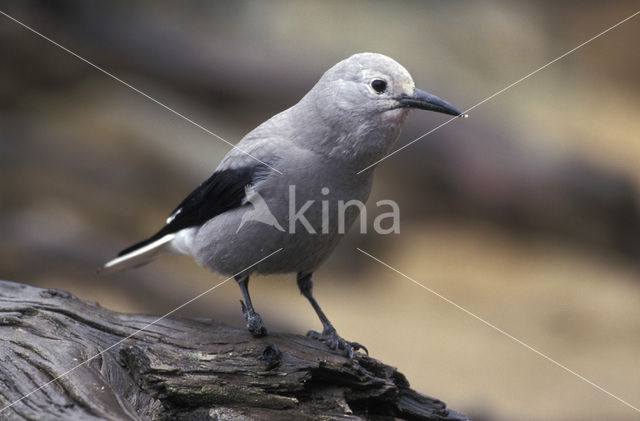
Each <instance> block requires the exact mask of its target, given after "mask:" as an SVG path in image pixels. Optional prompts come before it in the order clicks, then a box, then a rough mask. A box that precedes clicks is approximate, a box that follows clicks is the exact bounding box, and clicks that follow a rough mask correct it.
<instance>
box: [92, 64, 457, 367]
mask: <svg viewBox="0 0 640 421" xmlns="http://www.w3.org/2000/svg"><path fill="white" fill-rule="evenodd" d="M412 108H419V109H423V110H429V111H436V112H440V113H445V114H449V115H454V116H459V115H460V112H459V111H458V110H457V109H456V108H455V107H453V106H452V105H451V104H449V103H447V102H445V101H443V100H442V99H440V98H438V97H437V96H435V95H432V94H429V93H427V92H424V91H422V90H420V89H417V88H415V86H414V82H413V79H412V78H411V75H409V72H407V70H406V69H405V68H404V67H402V66H401V65H400V64H398V63H397V62H395V61H394V60H392V59H391V58H389V57H386V56H384V55H381V54H373V53H362V54H355V55H353V56H351V57H349V58H347V59H346V60H343V61H341V62H339V63H338V64H336V65H335V66H333V67H332V68H331V69H329V70H328V71H327V72H326V73H325V74H324V75H322V77H321V78H320V80H319V81H318V83H316V85H315V86H314V87H313V88H312V89H311V90H310V91H309V92H308V93H307V94H306V95H305V96H304V97H303V98H302V99H301V100H300V102H298V103H297V104H296V105H294V106H293V107H291V108H289V109H287V110H285V111H283V112H281V113H279V114H277V115H275V116H274V117H272V118H270V119H269V120H267V121H265V122H264V123H262V124H261V125H260V126H258V127H257V128H255V129H254V130H252V131H251V132H250V133H249V134H247V135H246V136H245V137H244V138H243V139H242V140H241V141H240V142H239V143H238V144H237V147H236V148H234V149H232V150H231V151H229V153H228V154H227V155H226V156H225V157H224V159H223V160H222V162H221V163H220V165H218V168H217V169H216V170H215V172H214V173H213V175H212V176H211V177H209V178H208V179H207V180H205V181H204V182H203V183H202V184H200V186H199V187H198V188H196V189H195V190H194V191H193V192H192V193H191V194H189V196H187V198H186V199H184V200H183V201H182V203H180V205H179V206H178V207H177V208H176V209H175V211H174V212H173V213H172V214H171V216H170V217H169V219H168V220H167V223H166V225H165V226H164V227H162V228H161V229H160V231H158V232H157V233H156V234H154V235H153V236H151V237H149V238H148V239H146V240H144V241H142V242H140V243H138V244H135V245H133V246H131V247H129V248H127V249H125V250H123V251H122V252H120V254H118V256H119V257H118V258H116V259H114V260H111V261H110V262H108V263H106V264H105V265H104V268H103V271H105V272H110V271H115V270H120V269H126V268H132V267H136V266H140V265H142V264H145V263H148V262H150V261H151V260H153V259H154V258H156V257H157V256H158V255H160V254H163V253H166V252H168V253H180V254H188V255H191V256H193V257H194V258H195V260H196V261H197V262H198V263H199V264H200V265H202V266H204V267H206V268H208V269H210V270H211V271H213V272H215V273H218V274H222V275H226V276H232V275H233V276H235V279H236V281H237V282H238V285H239V286H240V289H241V291H242V295H243V297H244V301H241V305H242V312H243V313H244V317H245V319H246V322H247V328H248V329H249V331H250V332H251V333H252V334H253V335H254V336H262V335H265V334H266V332H267V330H266V328H265V326H264V324H263V322H262V319H261V317H260V315H259V314H258V313H257V312H256V311H255V310H254V308H253V304H252V303H251V298H250V297H249V291H248V288H247V286H248V283H249V276H250V274H251V273H261V274H274V273H296V274H297V280H298V287H299V288H300V292H301V293H302V295H304V296H305V297H306V298H307V299H308V300H309V302H310V303H311V305H312V306H313V309H314V310H315V312H316V313H317V314H318V317H319V318H320V320H321V321H322V326H323V330H322V332H321V333H319V332H314V331H310V332H309V334H308V335H309V336H311V337H313V338H316V339H319V340H321V341H323V342H324V343H326V344H327V345H328V346H329V347H330V348H331V349H333V350H338V351H340V352H342V353H345V354H346V355H349V356H350V357H353V353H354V351H357V350H358V349H365V348H364V347H363V346H362V345H360V344H358V343H356V342H350V341H346V340H344V339H342V338H341V337H340V336H338V334H337V332H336V330H335V328H334V327H333V325H332V324H331V322H330V321H329V319H328V318H327V317H326V316H325V314H324V313H323V311H322V310H321V309H320V306H319V305H318V303H317V302H316V300H315V298H314V297H313V295H312V288H313V281H312V278H311V274H312V273H313V272H314V271H315V270H316V269H317V268H318V266H319V265H320V263H322V262H323V261H324V260H325V259H326V258H327V256H329V254H330V253H331V252H332V251H333V249H334V248H335V246H336V245H337V243H338V241H339V240H340V239H341V238H342V235H343V234H344V228H345V227H349V226H350V225H351V224H352V223H353V222H354V220H355V219H356V218H357V216H358V214H359V207H358V206H348V207H346V210H345V209H344V207H343V209H342V211H343V215H342V216H340V215H339V213H338V211H339V209H338V207H337V206H336V204H337V203H339V201H342V203H343V204H344V203H347V202H349V201H351V200H356V201H360V202H363V203H364V202H366V200H367V198H368V196H369V192H370V191H371V185H372V182H373V170H367V171H364V172H362V173H361V174H357V173H358V171H360V170H361V169H363V168H365V167H367V166H368V165H370V164H371V163H374V162H376V161H377V160H379V159H381V158H382V157H384V156H385V154H387V153H388V152H389V150H390V148H391V146H392V145H393V143H394V142H395V140H396V139H397V137H398V135H399V134H400V130H401V128H402V126H403V124H404V122H405V119H406V117H407V114H408V113H409V110H410V109H412ZM276 170H277V171H276ZM320 202H325V203H328V205H324V204H323V205H322V206H321V203H320ZM300 204H304V206H300ZM258 205H259V206H258ZM325 207H326V208H325ZM321 208H322V209H321ZM303 211H304V212H303ZM248 212H253V213H252V214H248ZM323 223H324V225H323ZM278 249H281V250H280V251H279V252H277V253H275V254H274V255H272V256H270V257H269V258H267V259H264V257H265V256H267V255H269V254H270V253H273V252H274V251H276V250H278ZM261 259H264V260H261ZM257 261H260V262H259V263H258V264H256V265H254V266H251V267H250V268H249V269H247V267H248V266H249V265H252V264H254V263H255V262H257ZM365 351H366V349H365Z"/></svg>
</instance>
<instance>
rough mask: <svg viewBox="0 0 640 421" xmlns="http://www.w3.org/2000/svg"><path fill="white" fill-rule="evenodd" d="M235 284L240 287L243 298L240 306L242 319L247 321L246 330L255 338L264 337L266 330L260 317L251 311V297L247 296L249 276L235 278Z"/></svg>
mask: <svg viewBox="0 0 640 421" xmlns="http://www.w3.org/2000/svg"><path fill="white" fill-rule="evenodd" d="M236 282H237V283H238V285H239V286H240V291H242V296H243V297H244V301H242V300H240V305H241V307H242V314H244V319H245V320H246V321H247V329H248V330H249V332H251V334H252V335H253V336H255V337H259V336H264V335H266V334H267V328H266V327H264V323H263V322H262V317H260V315H259V314H258V313H256V311H255V310H254V309H253V304H251V297H250V296H249V275H239V276H236ZM245 302H246V305H245Z"/></svg>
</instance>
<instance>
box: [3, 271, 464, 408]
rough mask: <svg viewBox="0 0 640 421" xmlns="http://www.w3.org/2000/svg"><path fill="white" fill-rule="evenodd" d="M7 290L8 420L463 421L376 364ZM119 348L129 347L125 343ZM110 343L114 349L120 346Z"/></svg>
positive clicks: (290, 338) (273, 338)
mask: <svg viewBox="0 0 640 421" xmlns="http://www.w3.org/2000/svg"><path fill="white" fill-rule="evenodd" d="M156 319H157V317H156V316H149V315H137V314H122V313H116V312H113V311H110V310H107V309H104V308H102V307H100V306H99V305H98V304H96V303H89V302H84V301H82V300H79V299H77V298H76V297H74V296H72V295H71V294H69V293H66V292H62V291H58V290H51V289H41V288H35V287H32V286H29V285H25V284H18V283H13V282H7V281H0V404H1V406H2V408H5V407H6V406H7V405H9V404H11V403H12V402H14V401H16V400H18V399H20V398H21V397H22V396H24V395H26V394H28V393H30V392H32V391H33V390H34V389H36V388H38V387H39V386H41V385H43V384H45V383H47V382H49V381H51V380H52V379H54V378H56V377H58V376H60V375H62V374H63V373H65V372H67V371H68V370H70V369H72V368H73V367H75V366H77V365H78V364H80V363H82V362H83V361H85V360H87V359H89V358H91V357H93V356H95V355H97V354H99V353H100V352H101V351H102V350H105V349H107V348H110V347H111V348H110V349H108V350H107V351H106V352H104V353H102V354H100V355H98V356H97V357H95V358H93V359H91V360H90V361H89V362H88V363H86V364H83V365H81V366H79V367H78V368H76V369H75V370H73V371H71V372H69V373H68V374H67V375H65V376H63V377H61V378H60V379H58V380H56V381H55V382H53V383H51V384H49V385H48V386H46V387H44V388H42V389H41V390H39V391H37V392H35V393H33V394H31V395H29V396H28V397H26V398H25V399H23V400H21V401H20V402H18V403H16V404H14V405H12V406H11V407H9V408H6V409H5V410H3V411H2V412H1V413H0V419H2V420H5V419H6V420H59V419H64V420H98V419H100V420H102V419H109V420H144V419H154V420H169V419H172V420H173V419H176V420H283V419H292V420H298V419H299V420H316V419H327V420H333V419H336V420H386V419H411V420H466V419H467V417H465V416H464V415H462V414H459V413H457V412H455V411H452V410H449V409H447V408H446V406H445V404H444V403H443V402H441V401H439V400H437V399H434V398H431V397H428V396H424V395H421V394H419V393H418V392H416V391H414V390H412V389H411V388H410V387H409V383H408V381H407V379H406V378H405V376H404V375H403V374H402V373H400V372H398V371H397V370H396V369H395V368H393V367H390V366H387V365H385V364H383V363H382V362H380V361H378V360H375V359H373V358H370V357H367V356H364V355H358V356H357V357H356V359H355V360H354V361H353V362H352V361H349V360H348V359H347V358H345V357H343V356H340V355H337V354H334V353H332V352H330V351H329V350H328V349H327V348H326V347H325V346H324V345H323V344H321V343H319V342H317V341H315V340H311V339H309V338H306V337H304V336H300V335H294V334H279V333H274V334H270V335H269V336H267V337H265V338H259V339H255V338H252V337H251V336H250V335H249V334H248V332H246V331H245V330H243V329H235V328H231V327H229V326H225V325H223V324H221V323H218V322H215V321H211V320H190V319H180V318H175V317H171V318H166V319H163V320H161V321H159V322H158V323H155V324H153V325H152V326H149V327H148V328H147V329H145V330H144V331H142V332H139V333H137V334H135V335H134V336H132V337H131V338H128V339H126V340H124V341H122V340H123V339H124V338H127V337H128V336H129V335H132V334H133V333H135V332H136V331H138V330H139V329H141V328H142V327H144V326H146V325H148V324H149V323H151V322H153V321H154V320H156ZM120 341H122V342H121V343H118V342H120ZM114 344H117V345H115V346H113V345H114Z"/></svg>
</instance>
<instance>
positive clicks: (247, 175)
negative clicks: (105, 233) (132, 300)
mask: <svg viewBox="0 0 640 421" xmlns="http://www.w3.org/2000/svg"><path fill="white" fill-rule="evenodd" d="M239 164H242V166H237V165H226V166H225V167H223V168H222V169H221V168H220V167H219V168H218V169H217V170H216V172H214V173H213V175H211V177H209V178H208V179H206V180H205V181H204V182H203V183H202V184H200V185H199V186H198V187H197V188H196V189H195V190H194V191H192V192H191V193H190V194H189V195H188V196H187V197H186V198H185V199H184V200H183V201H182V202H181V203H180V204H179V205H178V207H177V208H176V209H175V210H174V211H173V212H172V213H171V216H169V218H168V219H167V224H166V225H165V226H164V227H162V229H160V231H158V232H157V233H156V234H154V235H153V236H151V237H150V238H148V239H146V240H144V241H141V242H139V243H137V244H134V245H133V246H131V247H128V248H126V249H124V250H122V251H121V252H120V253H118V256H123V255H125V254H128V253H131V252H132V251H134V250H137V249H139V248H141V247H144V246H145V245H147V244H150V243H152V242H154V241H156V240H158V239H159V238H162V237H164V236H165V235H167V234H171V233H175V232H178V231H180V230H182V229H184V228H190V227H195V226H199V225H202V224H204V223H205V222H207V221H208V220H209V219H211V218H213V217H215V216H217V215H220V214H221V213H224V212H226V211H228V210H230V209H234V208H237V207H240V206H242V205H243V204H244V202H245V196H246V193H245V187H246V186H248V185H255V184H256V183H258V182H259V181H261V180H263V179H265V178H266V177H267V176H268V175H269V174H270V172H271V169H270V167H268V166H267V165H265V164H261V163H258V162H255V161H253V162H248V161H244V160H241V161H240V162H239ZM221 167H222V166H221Z"/></svg>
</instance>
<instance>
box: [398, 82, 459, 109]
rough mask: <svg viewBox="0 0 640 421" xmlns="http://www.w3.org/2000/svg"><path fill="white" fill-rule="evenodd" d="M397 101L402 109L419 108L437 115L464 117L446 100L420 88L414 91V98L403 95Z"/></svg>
mask: <svg viewBox="0 0 640 421" xmlns="http://www.w3.org/2000/svg"><path fill="white" fill-rule="evenodd" d="M397 100H398V103H399V104H400V107H402V108H419V109H421V110H427V111H435V112H437V113H444V114H449V115H455V116H459V115H462V113H461V112H460V111H459V110H458V109H457V108H456V107H454V106H453V105H451V104H449V103H448V102H447V101H445V100H444V99H440V98H438V97H437V96H435V95H432V94H430V93H429V92H425V91H423V90H421V89H418V88H415V89H414V90H413V96H409V95H403V96H401V97H399V98H397Z"/></svg>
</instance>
